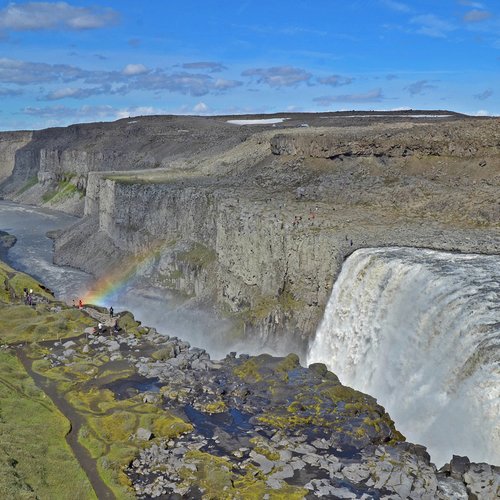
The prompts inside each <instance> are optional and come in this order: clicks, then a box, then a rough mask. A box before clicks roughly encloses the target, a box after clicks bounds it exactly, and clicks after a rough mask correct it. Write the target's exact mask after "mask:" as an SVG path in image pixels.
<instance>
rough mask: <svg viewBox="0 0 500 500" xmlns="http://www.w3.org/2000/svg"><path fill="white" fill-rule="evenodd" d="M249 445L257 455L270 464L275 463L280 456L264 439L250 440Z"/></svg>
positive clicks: (255, 438) (254, 438)
mask: <svg viewBox="0 0 500 500" xmlns="http://www.w3.org/2000/svg"><path fill="white" fill-rule="evenodd" d="M250 443H251V444H252V445H253V449H254V451H255V453H259V455H262V456H264V457H266V458H267V459H268V460H271V462H276V461H278V460H279V459H280V454H279V453H278V452H277V451H276V450H274V449H273V448H271V447H270V446H269V444H268V443H267V441H266V440H265V439H264V438H262V437H260V436H257V437H253V438H251V439H250Z"/></svg>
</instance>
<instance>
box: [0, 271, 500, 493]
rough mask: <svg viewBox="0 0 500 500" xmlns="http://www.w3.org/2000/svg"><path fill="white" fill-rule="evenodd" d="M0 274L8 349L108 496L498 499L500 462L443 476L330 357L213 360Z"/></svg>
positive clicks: (460, 460)
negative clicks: (62, 420) (28, 296)
mask: <svg viewBox="0 0 500 500" xmlns="http://www.w3.org/2000/svg"><path fill="white" fill-rule="evenodd" d="M0 275H1V278H2V281H3V288H2V290H4V293H2V295H1V296H0V312H1V317H2V322H1V323H0V337H1V342H0V344H1V346H2V347H1V350H2V351H1V352H2V353H3V354H2V355H3V356H14V355H17V356H18V358H19V359H20V360H21V361H22V363H23V365H24V367H25V369H26V375H25V376H26V377H28V376H29V377H32V379H33V380H34V381H35V382H36V384H37V385H38V387H39V388H40V389H42V390H43V391H44V393H45V395H46V396H48V397H49V398H50V399H51V400H52V401H53V402H54V403H55V405H56V406H57V407H58V408H59V410H60V411H61V412H62V413H63V414H64V416H65V417H66V418H67V419H69V421H70V422H71V431H70V433H69V434H68V437H67V441H68V443H69V444H70V446H71V448H72V450H73V452H74V454H75V456H76V458H77V459H78V461H79V463H80V466H81V467H82V468H83V470H85V472H86V473H87V476H88V477H89V479H90V482H91V483H92V486H93V488H94V491H95V492H96V494H97V496H98V497H99V498H113V497H116V498H186V497H187V498H256V499H257V498H258V499H260V498H287V499H288V498H297V499H298V498H316V497H326V498H366V499H368V498H388V499H389V498H390V499H397V498H415V499H417V498H419V499H420V498H429V499H434V498H442V499H460V498H464V499H466V498H467V499H470V498H478V499H484V500H486V499H488V500H489V499H491V498H495V496H496V495H498V493H499V491H500V490H499V488H500V469H499V468H498V467H494V466H491V465H488V464H475V463H472V464H471V463H470V462H469V460H468V459H467V458H466V457H453V458H452V460H451V461H450V463H449V464H448V465H446V466H445V467H443V468H442V469H441V470H439V471H438V470H437V469H436V467H435V466H434V464H432V463H431V462H430V459H429V455H428V454H427V452H426V451H425V448H424V447H422V446H419V445H414V444H411V443H406V442H405V439H404V437H403V436H402V435H401V434H400V433H399V432H398V431H397V430H396V429H395V426H394V423H393V421H392V420H391V418H390V416H389V415H388V414H387V413H386V412H385V410H384V408H383V407H381V406H380V405H378V404H377V402H376V400H375V399H374V398H372V397H370V396H368V395H366V394H363V393H360V392H358V391H355V390H353V389H351V388H349V387H346V386H343V385H341V384H340V382H339V380H338V378H337V377H336V376H335V375H334V374H333V373H331V372H329V371H328V370H327V369H326V367H325V366H324V365H323V364H319V363H318V364H313V365H310V366H309V367H308V368H305V367H303V366H301V365H300V364H299V360H298V357H297V356H296V355H295V354H289V355H287V356H285V357H273V356H270V355H265V354H263V355H260V356H248V355H244V354H242V355H239V356H236V354H235V353H230V354H228V355H227V356H226V357H225V358H224V359H221V360H212V359H210V356H209V355H208V354H207V353H206V352H205V351H204V350H202V349H199V348H196V347H191V346H190V345H189V344H188V343H187V342H185V341H182V340H181V339H178V338H173V337H172V338H170V337H168V336H167V335H162V334H160V333H158V332H157V331H156V330H155V329H153V328H148V327H146V326H142V325H140V323H138V322H137V321H135V319H134V318H133V316H132V314H131V313H129V312H121V313H119V314H118V316H116V317H110V315H109V313H108V312H107V311H106V310H105V309H102V308H98V307H94V306H88V305H87V306H85V307H84V308H83V309H78V308H75V307H69V306H66V305H64V304H62V303H60V302H57V301H55V300H54V299H53V298H52V297H51V295H50V293H49V292H47V291H46V289H44V288H43V286H42V285H40V284H39V283H37V282H36V281H33V280H31V279H30V278H29V277H27V276H25V275H23V274H22V273H17V272H15V271H14V270H13V269H11V268H9V267H8V266H5V265H3V264H2V265H1V266H0ZM26 287H28V288H32V289H33V297H32V298H33V305H32V306H29V305H26V304H25V303H24V300H23V289H24V288H26ZM115 321H118V327H119V330H118V332H115V331H114V328H113V325H114V324H115ZM97 323H101V324H102V325H103V328H102V331H101V332H100V333H99V332H97V331H96V326H97ZM2 359H3V358H2ZM9 373H10V372H9V371H6V372H5V373H4V374H3V378H2V381H1V383H2V384H7V387H11V385H12V384H13V383H14V379H13V380H9ZM14 376H15V377H19V375H14ZM5 418H7V419H8V416H7V414H6V416H5V417H4V420H3V421H2V422H0V432H1V431H2V425H5V424H9V425H16V426H17V430H16V431H15V432H16V434H22V433H23V432H26V429H25V428H24V427H23V426H24V425H27V424H25V423H24V419H23V418H19V417H18V420H16V421H15V422H9V421H8V420H5ZM47 445H48V446H50V445H51V444H50V443H47ZM18 452H19V453H20V452H22V449H19V450H18ZM18 452H11V453H14V457H13V459H14V460H15V461H16V463H18V462H19V460H21V461H24V460H25V458H21V457H22V456H23V455H18ZM40 459H41V457H40ZM13 463H14V462H13ZM17 470H18V471H19V473H18V474H20V475H19V480H20V481H21V480H26V478H24V476H23V472H22V471H23V467H21V466H18V467H17ZM9 477H10V476H9ZM49 479H50V478H49ZM1 486H2V483H1V481H0V487H1ZM35 494H36V491H35ZM85 498H91V496H88V497H87V496H85Z"/></svg>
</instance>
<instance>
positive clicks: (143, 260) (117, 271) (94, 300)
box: [81, 245, 159, 306]
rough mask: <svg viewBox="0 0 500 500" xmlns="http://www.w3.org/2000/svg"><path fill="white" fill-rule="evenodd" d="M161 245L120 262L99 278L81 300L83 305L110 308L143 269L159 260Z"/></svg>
mask: <svg viewBox="0 0 500 500" xmlns="http://www.w3.org/2000/svg"><path fill="white" fill-rule="evenodd" d="M158 250H159V245H153V247H152V248H148V249H147V250H145V251H144V252H142V253H140V254H136V255H132V256H130V257H127V258H124V259H122V260H120V262H119V263H118V264H116V265H115V266H113V267H112V268H111V269H110V270H109V271H108V272H107V273H106V274H105V275H103V276H101V277H100V278H98V279H97V280H96V281H95V282H94V283H93V285H92V288H91V289H90V290H87V291H86V292H85V293H84V294H83V296H82V298H81V300H82V302H83V304H84V305H85V304H95V305H99V306H108V305H109V304H110V303H112V302H114V301H115V299H116V298H117V297H119V296H120V295H121V294H122V293H123V292H124V291H125V289H126V288H127V285H128V284H129V283H130V281H131V280H132V279H133V278H134V277H135V276H136V275H137V271H138V269H139V268H141V267H147V266H148V265H150V264H151V263H152V262H153V261H155V260H156V259H157V258H158Z"/></svg>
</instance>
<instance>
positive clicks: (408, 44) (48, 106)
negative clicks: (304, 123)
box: [0, 0, 500, 130]
mask: <svg viewBox="0 0 500 500" xmlns="http://www.w3.org/2000/svg"><path fill="white" fill-rule="evenodd" d="M499 84H500V2H499V1H498V0H485V1H475V0H419V1H404V0H402V1H399V0H371V1H368V0H365V1H363V0H353V1H349V2H346V1H345V0H307V1H306V0H304V1H302V0H287V1H282V0H274V1H273V0H267V1H261V0H247V1H245V0H196V1H195V0H182V1H173V0H148V1H143V2H138V1H115V0H111V1H105V0H94V1H66V2H65V1H61V2H23V1H18V2H5V1H0V103H1V104H0V130H15V129H37V128H44V127H49V126H59V125H67V124H70V123H75V122H88V121H107V120H114V119H117V118H121V117H127V116H134V115H144V114H166V113H168V114H202V115H203V114H205V115H208V114H244V113H275V112H289V111H312V112H324V111H338V110H390V109H402V108H412V109H448V110H453V111H458V112H463V113H467V114H471V115H476V114H482V115H486V114H489V115H500V85H499Z"/></svg>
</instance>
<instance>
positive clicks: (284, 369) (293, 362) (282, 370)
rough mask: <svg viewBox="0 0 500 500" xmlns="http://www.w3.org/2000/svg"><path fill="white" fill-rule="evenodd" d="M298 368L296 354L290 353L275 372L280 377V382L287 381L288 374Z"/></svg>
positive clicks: (298, 362)
mask: <svg viewBox="0 0 500 500" xmlns="http://www.w3.org/2000/svg"><path fill="white" fill-rule="evenodd" d="M299 366H300V360H299V357H298V356H297V354H294V353H290V354H289V355H288V356H287V357H286V358H285V359H283V361H280V362H279V364H278V366H277V367H276V369H275V371H276V373H277V374H278V375H280V376H281V378H282V380H285V381H288V372H290V371H292V370H295V368H297V367H299Z"/></svg>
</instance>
